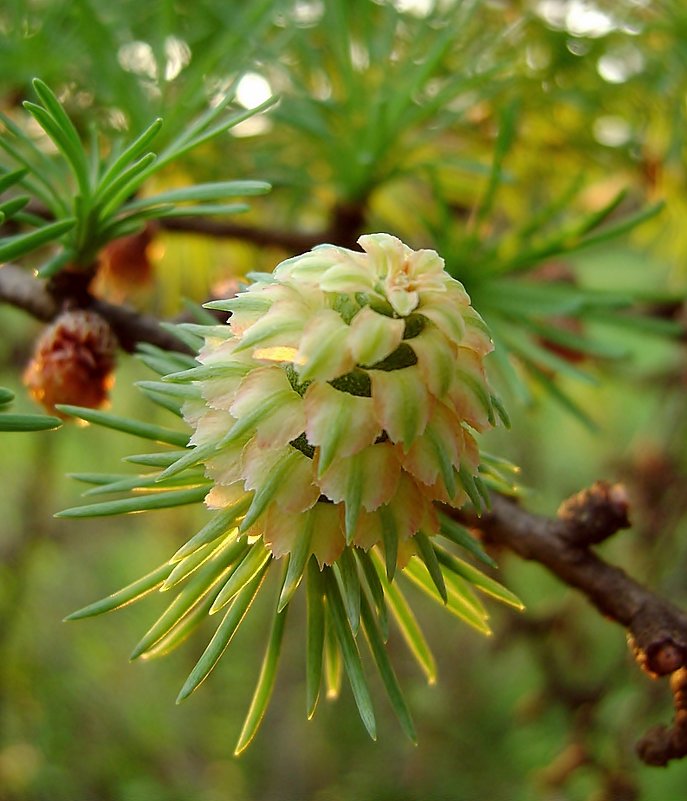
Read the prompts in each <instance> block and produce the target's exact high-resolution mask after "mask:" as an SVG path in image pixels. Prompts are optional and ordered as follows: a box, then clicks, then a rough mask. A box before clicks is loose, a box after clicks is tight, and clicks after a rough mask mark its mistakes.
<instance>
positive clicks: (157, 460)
mask: <svg viewBox="0 0 687 801" xmlns="http://www.w3.org/2000/svg"><path fill="white" fill-rule="evenodd" d="M187 452H188V451H186V450H183V451H163V452H161V453H136V454H134V455H133V456H124V457H123V459H122V461H124V462H131V463H132V464H141V465H145V466H146V467H168V466H169V465H170V464H173V463H174V462H176V460H177V459H179V458H181V456H183V455H184V454H186V453H187Z"/></svg>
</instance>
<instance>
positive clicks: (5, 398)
mask: <svg viewBox="0 0 687 801" xmlns="http://www.w3.org/2000/svg"><path fill="white" fill-rule="evenodd" d="M13 400H14V392H12V391H11V390H9V389H7V388H6V387H0V406H6V405H7V404H8V403H12V401H13Z"/></svg>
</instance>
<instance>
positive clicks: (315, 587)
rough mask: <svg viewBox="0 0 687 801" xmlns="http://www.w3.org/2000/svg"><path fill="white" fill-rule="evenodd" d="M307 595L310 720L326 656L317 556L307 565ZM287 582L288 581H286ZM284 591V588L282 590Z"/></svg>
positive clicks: (308, 705)
mask: <svg viewBox="0 0 687 801" xmlns="http://www.w3.org/2000/svg"><path fill="white" fill-rule="evenodd" d="M307 574H308V575H307V578H306V597H307V603H308V611H307V629H306V630H307V644H306V660H305V697H306V712H307V716H308V720H310V719H311V718H312V716H313V715H314V714H315V709H316V708H317V701H318V699H319V697H320V685H321V684H322V663H323V657H324V583H323V580H322V574H321V572H320V569H319V567H318V565H317V560H316V559H315V557H314V556H313V557H311V558H310V561H309V562H308V566H307ZM285 584H286V582H285ZM282 593H283V590H282Z"/></svg>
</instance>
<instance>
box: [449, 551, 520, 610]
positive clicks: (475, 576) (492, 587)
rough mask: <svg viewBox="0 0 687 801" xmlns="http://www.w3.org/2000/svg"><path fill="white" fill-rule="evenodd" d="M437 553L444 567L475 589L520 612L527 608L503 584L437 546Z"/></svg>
mask: <svg viewBox="0 0 687 801" xmlns="http://www.w3.org/2000/svg"><path fill="white" fill-rule="evenodd" d="M435 551H436V555H437V558H438V560H439V562H441V564H442V565H444V566H445V567H447V568H448V569H449V570H451V571H452V572H454V573H456V574H457V575H459V576H462V577H463V578H464V579H466V581H469V582H470V584H472V585H473V586H474V587H477V589H479V590H481V591H482V592H484V593H486V594H487V595H491V596H492V597H493V598H496V599H497V600H499V601H501V602H502V603H504V604H507V605H508V606H512V607H513V608H514V609H517V610H519V611H520V610H522V609H524V608H525V605H524V604H523V602H522V601H521V600H520V599H519V598H518V596H517V595H515V594H514V593H512V592H511V591H510V590H509V589H506V587H504V586H503V585H502V584H499V582H498V581H495V580H494V579H493V578H490V577H489V576H487V575H485V574H484V573H482V571H481V570H478V569H477V568H476V567H473V566H472V565H471V564H469V563H468V562H464V561H463V560H462V559H459V558H458V557H457V556H454V555H453V554H450V553H449V552H448V551H446V550H444V549H443V548H441V547H440V546H435Z"/></svg>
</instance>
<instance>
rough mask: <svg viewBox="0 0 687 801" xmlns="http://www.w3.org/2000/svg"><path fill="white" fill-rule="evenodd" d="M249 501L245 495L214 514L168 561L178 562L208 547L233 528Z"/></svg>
mask: <svg viewBox="0 0 687 801" xmlns="http://www.w3.org/2000/svg"><path fill="white" fill-rule="evenodd" d="M250 500H251V499H250V495H246V496H245V497H244V498H241V499H240V500H238V501H236V503H234V504H232V505H231V506H229V507H227V508H226V509H222V510H221V511H219V512H216V513H215V515H214V517H213V518H212V520H210V521H209V522H208V523H206V524H205V525H204V526H203V528H201V530H200V531H199V532H198V533H197V534H194V535H193V537H191V539H190V540H189V541H188V542H186V543H185V544H184V545H182V546H181V548H179V550H178V551H177V552H176V553H175V554H174V556H173V557H172V558H171V560H170V561H171V562H179V561H180V560H181V559H185V558H186V557H187V556H190V555H191V554H192V553H193V552H194V551H195V550H197V549H198V548H202V547H203V546H204V545H209V544H210V543H211V542H214V541H215V540H216V539H218V538H219V537H221V536H222V535H223V534H226V533H227V532H228V531H230V530H231V529H232V528H234V527H235V526H236V522H237V520H238V518H239V517H241V515H242V514H243V513H244V512H245V511H246V509H247V508H248V507H249V506H250Z"/></svg>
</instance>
